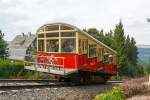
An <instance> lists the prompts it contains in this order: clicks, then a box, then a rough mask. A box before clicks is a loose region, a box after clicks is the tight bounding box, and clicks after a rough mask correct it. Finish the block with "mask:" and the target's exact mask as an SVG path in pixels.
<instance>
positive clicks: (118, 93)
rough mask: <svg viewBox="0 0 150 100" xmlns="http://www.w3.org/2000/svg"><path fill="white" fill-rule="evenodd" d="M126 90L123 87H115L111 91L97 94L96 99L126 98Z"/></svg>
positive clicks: (112, 99) (121, 99)
mask: <svg viewBox="0 0 150 100" xmlns="http://www.w3.org/2000/svg"><path fill="white" fill-rule="evenodd" d="M124 99H125V96H124V91H123V89H122V88H121V87H113V88H112V90H111V91H108V92H106V93H102V94H99V95H96V97H95V99H94V100H124Z"/></svg>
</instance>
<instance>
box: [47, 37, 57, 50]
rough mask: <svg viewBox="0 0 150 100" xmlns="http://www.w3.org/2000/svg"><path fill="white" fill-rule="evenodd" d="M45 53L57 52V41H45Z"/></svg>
mask: <svg viewBox="0 0 150 100" xmlns="http://www.w3.org/2000/svg"><path fill="white" fill-rule="evenodd" d="M46 45H47V52H58V50H59V41H58V39H54V40H47V44H46Z"/></svg>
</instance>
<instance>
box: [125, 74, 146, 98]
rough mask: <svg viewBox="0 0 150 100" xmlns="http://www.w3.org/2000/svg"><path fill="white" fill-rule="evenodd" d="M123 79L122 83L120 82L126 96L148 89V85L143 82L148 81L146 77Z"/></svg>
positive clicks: (141, 92)
mask: <svg viewBox="0 0 150 100" xmlns="http://www.w3.org/2000/svg"><path fill="white" fill-rule="evenodd" d="M123 81H124V83H123V84H122V87H123V89H124V92H125V96H126V98H128V97H131V96H133V95H138V94H143V93H146V92H147V91H148V86H146V85H145V84H144V82H146V81H148V77H143V78H134V79H126V80H123Z"/></svg>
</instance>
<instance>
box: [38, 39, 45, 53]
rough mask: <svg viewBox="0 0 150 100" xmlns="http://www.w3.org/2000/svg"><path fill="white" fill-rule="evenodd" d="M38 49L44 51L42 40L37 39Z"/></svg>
mask: <svg viewBox="0 0 150 100" xmlns="http://www.w3.org/2000/svg"><path fill="white" fill-rule="evenodd" d="M38 51H44V40H38Z"/></svg>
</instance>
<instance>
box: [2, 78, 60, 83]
mask: <svg viewBox="0 0 150 100" xmlns="http://www.w3.org/2000/svg"><path fill="white" fill-rule="evenodd" d="M18 82H19V83H35V82H37V83H42V82H51V83H56V82H59V81H58V80H26V79H0V83H18Z"/></svg>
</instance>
